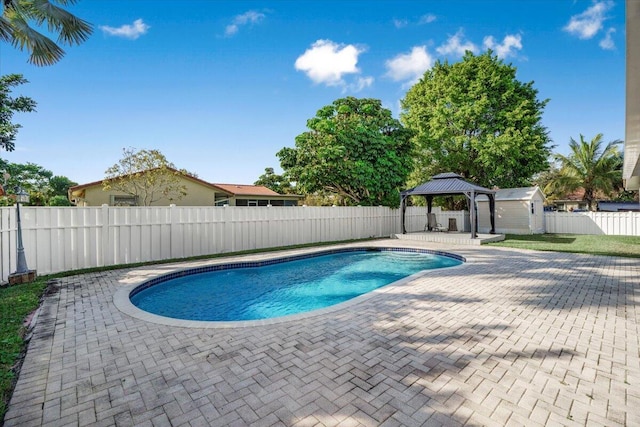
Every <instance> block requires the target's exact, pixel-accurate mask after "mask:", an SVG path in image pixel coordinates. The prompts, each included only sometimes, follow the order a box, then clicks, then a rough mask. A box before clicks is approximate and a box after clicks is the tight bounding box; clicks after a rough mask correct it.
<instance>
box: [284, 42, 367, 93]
mask: <svg viewBox="0 0 640 427" xmlns="http://www.w3.org/2000/svg"><path fill="white" fill-rule="evenodd" d="M364 51H365V49H364V48H359V47H356V46H355V45H352V44H349V45H342V44H338V43H334V42H332V41H331V40H317V41H316V42H315V43H314V44H313V45H311V47H310V48H309V49H307V50H306V51H305V52H304V53H303V54H302V55H300V56H299V57H298V59H296V62H295V68H296V70H298V71H303V72H304V73H305V74H306V75H307V76H308V77H309V78H310V79H311V80H312V81H313V82H314V83H316V84H320V83H323V84H326V85H327V86H342V85H345V84H346V83H345V81H344V80H343V77H344V76H345V75H346V74H357V73H359V72H360V70H359V69H358V67H357V65H358V55H360V54H361V53H362V52H364Z"/></svg>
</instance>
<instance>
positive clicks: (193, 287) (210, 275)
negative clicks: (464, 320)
mask: <svg viewBox="0 0 640 427" xmlns="http://www.w3.org/2000/svg"><path fill="white" fill-rule="evenodd" d="M463 260H464V259H463V258H462V257H459V256H456V255H452V254H446V253H441V252H434V251H428V250H420V249H407V248H349V249H338V250H331V251H324V252H316V253H311V254H303V255H296V256H291V257H285V258H276V259H271V260H264V261H255V262H240V263H232V264H221V265H211V266H206V267H199V268H195V269H187V270H180V271H177V272H174V273H170V274H167V275H164V276H160V277H157V278H155V279H152V280H149V281H147V282H145V283H143V284H142V285H140V286H138V287H136V288H135V289H133V290H132V291H131V292H130V294H129V298H130V301H131V303H133V305H134V306H136V307H138V308H139V309H141V310H144V311H147V312H149V313H153V314H155V315H159V316H163V317H168V318H174V319H186V320H193V321H214V322H216V321H217V322H236V321H246V320H261V319H271V318H279V317H282V316H289V315H292V314H297V313H306V312H310V311H313V310H318V309H322V308H325V307H330V306H333V305H336V304H339V303H342V302H345V301H348V300H350V299H353V298H355V297H358V296H360V295H363V294H366V293H368V292H371V291H373V290H375V289H378V288H380V287H382V286H385V285H388V284H390V283H393V282H397V281H398V280H401V279H403V278H405V277H408V276H411V275H413V274H415V273H418V272H421V271H424V270H431V269H436V268H444V267H451V266H456V265H460V264H461V263H462V262H463Z"/></svg>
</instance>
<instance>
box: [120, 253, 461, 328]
mask: <svg viewBox="0 0 640 427" xmlns="http://www.w3.org/2000/svg"><path fill="white" fill-rule="evenodd" d="M387 242H388V241H387ZM395 242H396V243H397V241H395ZM352 248H353V249H356V250H357V249H367V248H372V249H383V250H385V249H387V250H388V249H391V248H398V249H400V250H403V249H404V250H407V249H415V250H418V251H423V252H427V253H433V254H436V255H443V256H451V257H452V258H455V259H458V260H460V261H462V263H461V264H459V265H456V266H451V267H444V268H438V269H434V270H422V271H419V272H417V273H414V274H412V275H410V276H407V277H404V278H402V279H400V280H397V281H395V282H392V283H389V284H387V285H384V286H382V287H380V288H378V289H375V290H373V291H371V292H368V293H366V294H363V295H360V296H357V297H355V298H352V299H350V300H348V301H344V302H341V303H339V304H335V305H332V306H329V307H325V308H321V309H317V310H313V311H309V312H305V313H297V314H291V315H288V316H281V317H275V318H271V319H261V320H241V321H201V320H184V319H176V318H171V317H165V316H160V315H157V314H152V313H149V312H147V311H144V310H142V309H140V308H138V307H136V306H135V305H134V304H133V303H132V302H131V299H130V297H131V293H132V292H133V291H134V290H136V289H137V288H139V287H141V286H144V284H145V283H146V282H149V281H152V280H154V279H157V278H159V277H162V276H166V275H169V274H171V273H174V272H178V271H181V270H191V269H194V268H198V266H193V265H191V266H185V267H181V266H177V267H176V268H175V269H174V270H173V271H170V272H167V271H165V272H162V273H158V274H157V275H155V276H154V277H151V278H147V279H146V280H144V281H141V282H139V283H134V284H129V285H125V286H123V287H121V288H119V289H118V290H117V291H116V292H115V293H114V296H113V303H114V305H115V306H116V308H117V309H118V310H119V311H120V312H122V313H124V314H126V315H128V316H131V317H133V318H136V319H138V320H143V321H146V322H150V323H155V324H160V325H165V326H175V327H182V328H201V329H227V328H247V327H257V326H266V325H275V324H280V323H287V322H293V321H299V320H302V319H308V318H311V317H316V316H322V315H325V314H328V313H332V312H336V311H340V310H344V309H346V308H349V307H351V306H353V305H355V304H359V303H362V302H363V301H365V300H367V299H369V298H373V297H374V296H376V295H378V294H380V293H385V292H390V291H391V290H393V289H394V288H395V287H398V286H402V285H405V284H406V283H408V282H411V281H413V280H416V279H418V278H420V277H422V276H425V275H427V274H429V273H432V272H434V271H440V270H450V269H457V268H463V267H465V266H466V265H468V264H469V259H468V258H466V257H463V256H461V255H459V254H457V253H455V252H453V251H443V250H440V249H430V248H427V247H424V246H422V245H418V244H401V245H398V244H388V243H387V244H376V243H374V242H367V243H362V244H345V245H335V246H330V247H322V248H308V249H303V250H300V249H298V250H285V251H282V252H280V251H278V252H268V253H261V254H253V255H245V256H237V257H236V256H231V257H229V258H226V259H225V258H218V259H215V260H211V261H209V262H206V263H205V264H204V265H207V266H213V265H224V264H229V263H233V264H237V263H241V262H242V260H243V259H245V260H247V262H254V261H249V260H250V259H252V258H255V257H256V256H257V257H258V259H259V261H269V260H272V259H279V258H286V257H287V255H286V254H288V253H289V254H293V255H290V256H292V257H293V256H297V255H300V254H305V255H306V254H309V255H312V256H313V255H314V254H317V255H320V254H323V253H326V252H329V251H332V250H340V249H346V250H349V249H352ZM186 264H189V263H186ZM200 267H202V264H200Z"/></svg>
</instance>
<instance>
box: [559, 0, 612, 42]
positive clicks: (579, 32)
mask: <svg viewBox="0 0 640 427" xmlns="http://www.w3.org/2000/svg"><path fill="white" fill-rule="evenodd" d="M613 6H614V3H613V1H611V0H604V1H600V2H595V3H594V4H593V6H591V7H590V8H588V9H587V10H585V11H584V12H582V13H580V14H578V15H573V16H572V17H571V19H570V20H569V23H568V24H567V25H566V26H565V27H564V28H563V30H564V31H566V32H568V33H569V34H573V35H575V36H577V37H578V38H580V39H590V38H592V37H593V36H595V35H596V34H597V33H598V32H599V31H600V30H601V29H602V23H603V22H604V20H605V19H607V17H606V16H605V13H606V12H607V11H608V10H609V9H611V8H612V7H613Z"/></svg>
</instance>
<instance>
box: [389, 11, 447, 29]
mask: <svg viewBox="0 0 640 427" xmlns="http://www.w3.org/2000/svg"><path fill="white" fill-rule="evenodd" d="M436 19H437V17H436V15H433V14H431V13H428V14H426V15H422V16H421V17H420V18H418V20H417V21H414V22H411V21H409V20H408V19H394V20H393V25H394V26H395V27H396V28H398V29H400V28H404V27H407V26H409V25H425V24H431V23H432V22H434V21H435V20H436Z"/></svg>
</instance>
